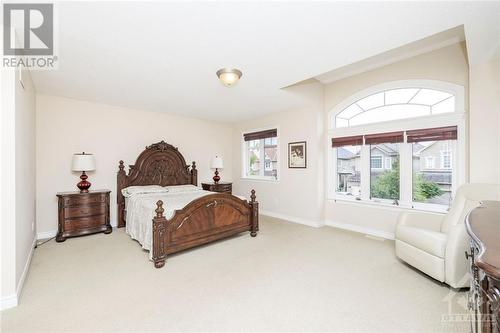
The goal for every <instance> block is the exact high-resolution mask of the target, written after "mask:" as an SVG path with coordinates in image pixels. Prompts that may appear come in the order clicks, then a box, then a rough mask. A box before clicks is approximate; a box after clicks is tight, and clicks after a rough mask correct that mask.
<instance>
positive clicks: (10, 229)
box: [0, 70, 17, 308]
mask: <svg viewBox="0 0 500 333" xmlns="http://www.w3.org/2000/svg"><path fill="white" fill-rule="evenodd" d="M0 75H1V76H2V77H1V103H2V104H1V105H2V110H1V111H0V120H1V131H0V138H1V151H0V159H1V163H0V164H1V170H0V177H1V178H0V195H1V197H0V214H1V218H2V220H1V221H0V227H1V231H2V233H1V237H2V244H1V246H2V256H1V260H2V295H1V296H2V299H1V300H2V308H4V307H9V306H15V305H16V304H17V299H16V295H15V294H16V224H15V220H16V209H15V207H16V202H15V196H14V195H13V193H15V190H16V182H15V177H14V176H13V175H14V174H15V169H16V162H15V161H16V155H15V148H16V147H15V119H16V118H15V100H16V99H15V72H14V70H1V71H0Z"/></svg>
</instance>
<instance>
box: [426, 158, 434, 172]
mask: <svg viewBox="0 0 500 333" xmlns="http://www.w3.org/2000/svg"><path fill="white" fill-rule="evenodd" d="M425 168H426V169H434V156H426V157H425Z"/></svg>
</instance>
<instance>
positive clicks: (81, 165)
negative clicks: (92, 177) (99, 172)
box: [71, 153, 95, 171]
mask: <svg viewBox="0 0 500 333" xmlns="http://www.w3.org/2000/svg"><path fill="white" fill-rule="evenodd" d="M71 170H73V171H92V170H95V159H94V155H92V154H85V153H83V154H74V155H73V162H72V163H71Z"/></svg>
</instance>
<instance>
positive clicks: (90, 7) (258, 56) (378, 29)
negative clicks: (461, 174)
mask: <svg viewBox="0 0 500 333" xmlns="http://www.w3.org/2000/svg"><path fill="white" fill-rule="evenodd" d="M56 16H57V20H58V23H57V22H56V24H58V33H57V36H56V39H57V40H58V48H59V52H58V54H59V69H58V70H53V71H37V72H34V73H33V75H32V76H33V80H34V82H35V86H36V88H37V90H38V92H41V93H46V94H51V95H59V96H65V97H70V98H75V99H82V100H88V101H94V102H100V103H105V104H111V105H118V106H125V107H130V108H136V109H143V110H151V111H161V112H169V113H176V114H181V115H185V116H191V117H197V118H203V119H211V120H217V121H227V122H234V121H240V120H243V119H248V118H251V117H255V116H258V115H262V114H265V113H271V112H276V111H283V110H287V109H291V108H296V107H301V106H303V104H304V103H306V102H305V101H304V100H302V99H301V98H300V96H297V95H296V94H292V93H290V92H289V91H287V89H283V88H284V87H287V86H290V85H292V84H294V83H297V82H300V81H303V80H305V79H308V78H313V77H317V76H320V75H321V74H324V73H327V72H330V71H332V70H335V69H337V68H341V67H343V66H346V65H349V64H352V63H355V62H358V61H361V60H363V59H366V58H368V57H372V56H374V55H377V54H380V53H383V52H387V51H388V50H391V49H394V48H398V47H401V46H403V45H405V44H408V43H411V42H414V41H416V40H420V39H422V38H425V37H428V36H430V35H433V34H436V33H438V32H441V31H443V30H448V29H451V28H454V27H457V26H460V25H463V26H464V31H465V38H466V40H467V48H468V54H469V57H470V59H469V61H470V63H471V64H473V63H481V62H484V61H486V60H488V59H490V58H491V57H493V56H495V55H498V54H499V52H498V50H499V49H500V26H499V24H498V22H500V2H481V3H480V2H385V3H378V2H289V3H285V2H198V3H197V2H59V3H58V5H57V8H56ZM222 67H236V68H239V69H241V70H242V71H243V77H242V79H241V81H240V82H239V83H238V84H237V85H236V86H235V87H232V88H226V87H224V86H222V85H221V84H220V83H219V82H218V80H217V77H216V75H215V72H216V71H217V70H218V69H220V68H222Z"/></svg>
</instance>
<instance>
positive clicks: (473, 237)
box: [465, 201, 500, 333]
mask: <svg viewBox="0 0 500 333" xmlns="http://www.w3.org/2000/svg"><path fill="white" fill-rule="evenodd" d="M466 227H467V233H468V234H469V236H470V251H471V253H466V254H465V256H466V257H467V258H469V259H470V263H471V274H472V279H471V288H470V292H469V293H470V294H469V307H470V308H471V309H472V311H473V315H472V321H473V323H472V324H473V325H472V330H473V332H482V333H500V201H484V202H483V203H482V204H481V206H479V207H478V208H475V209H474V210H472V211H471V213H470V214H469V216H468V217H467V221H466Z"/></svg>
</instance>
